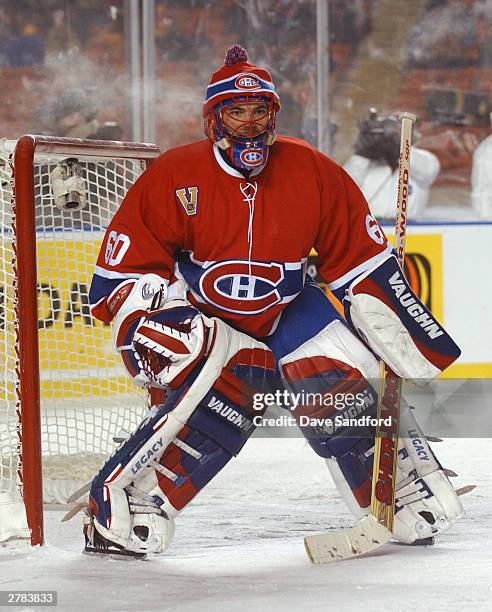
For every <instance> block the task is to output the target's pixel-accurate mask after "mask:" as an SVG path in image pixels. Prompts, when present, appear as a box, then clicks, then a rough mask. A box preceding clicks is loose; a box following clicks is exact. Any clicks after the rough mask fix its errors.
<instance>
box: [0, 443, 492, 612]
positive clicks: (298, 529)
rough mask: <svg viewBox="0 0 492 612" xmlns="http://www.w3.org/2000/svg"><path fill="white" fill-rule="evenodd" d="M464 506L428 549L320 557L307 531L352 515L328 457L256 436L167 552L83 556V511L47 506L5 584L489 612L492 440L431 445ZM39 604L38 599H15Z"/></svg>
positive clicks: (137, 605) (93, 603)
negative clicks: (333, 559)
mask: <svg viewBox="0 0 492 612" xmlns="http://www.w3.org/2000/svg"><path fill="white" fill-rule="evenodd" d="M436 446H437V451H438V452H439V457H440V459H441V461H442V462H443V464H444V465H445V466H446V467H450V468H453V469H454V470H455V471H457V472H458V473H459V475H460V476H459V477H458V478H455V479H454V482H455V483H456V485H455V486H456V487H458V486H463V485H465V484H469V483H477V484H478V485H479V486H478V487H477V489H475V491H473V492H472V493H470V494H468V495H466V496H465V497H463V498H462V500H463V502H464V504H465V507H466V511H467V514H466V516H465V518H464V519H463V520H462V521H461V522H460V523H458V524H457V525H455V526H454V527H453V529H452V530H451V531H449V532H448V533H446V534H444V535H443V536H442V537H441V538H440V539H438V540H437V543H436V544H435V545H434V546H432V547H425V548H424V547H415V548H413V547H407V546H399V545H396V544H390V545H388V546H386V547H384V548H383V549H381V550H380V551H378V552H376V553H375V554H373V555H371V556H368V557H366V558H359V559H354V560H350V561H344V562H338V563H335V564H329V565H320V566H313V565H311V563H310V562H309V560H308V558H307V556H306V554H305V552H304V547H303V541H302V538H303V536H304V535H305V534H308V533H317V532H320V531H324V530H325V529H328V528H338V527H343V526H346V525H349V524H353V521H352V519H351V517H350V516H349V514H348V512H347V510H346V509H345V506H344V504H343V502H341V501H340V499H339V498H338V495H337V493H336V490H335V488H334V486H333V484H332V483H331V479H330V476H329V473H328V470H327V468H326V467H325V465H324V463H323V461H322V460H320V459H319V458H318V457H316V456H315V455H314V453H313V452H312V451H311V450H310V449H309V447H307V446H306V445H305V443H304V442H303V441H302V440H300V439H266V438H260V439H252V440H250V441H249V442H248V444H246V446H245V448H244V449H243V451H242V453H241V455H240V456H239V457H238V458H237V459H236V460H234V461H232V462H231V463H230V464H229V466H227V467H226V468H225V469H224V471H223V472H222V473H221V474H219V476H217V478H216V479H215V481H213V482H212V483H211V484H210V485H209V486H208V487H207V489H206V490H204V491H203V492H202V493H201V494H200V495H199V496H198V497H197V498H196V500H195V502H194V503H193V504H192V505H191V506H190V507H189V508H188V509H187V510H185V512H184V513H183V514H182V516H181V517H179V518H178V521H177V528H176V536H175V539H174V541H173V543H172V545H171V548H170V550H169V551H168V553H167V554H165V555H162V556H160V557H158V558H153V559H149V560H145V561H135V560H131V561H125V560H113V559H106V558H103V559H101V558H94V557H87V556H84V555H82V554H81V548H82V535H81V524H80V520H77V519H78V518H79V517H76V518H75V519H73V520H72V521H71V522H69V523H60V519H61V517H62V516H63V513H62V512H60V511H48V512H47V514H46V518H47V525H46V540H47V544H46V546H44V547H42V548H36V549H31V550H30V551H28V552H12V551H11V550H7V549H0V590H2V589H3V590H9V589H29V590H32V589H55V590H57V591H58V607H57V610H60V611H71V610H74V611H75V610H84V609H85V610H90V611H91V612H94V611H96V612H97V611H99V610H103V611H115V612H116V611H130V610H131V611H137V610H143V611H150V610H160V611H167V610H178V611H188V610H190V611H191V610H193V611H196V612H202V611H209V610H210V611H212V610H213V611H214V612H220V611H232V610H245V611H246V610H247V611H248V612H252V611H256V610H261V611H263V610H268V612H274V611H276V610H282V611H285V610H289V611H290V610H292V611H296V612H297V611H304V610H306V611H307V610H309V611H312V610H335V611H338V610H343V611H344V612H345V611H351V610H369V611H372V610H384V611H393V610H418V611H427V610H429V611H431V610H432V611H437V610H443V611H449V610H464V609H474V610H492V593H491V591H492V588H491V582H492V555H491V547H490V544H491V530H490V521H491V519H492V501H491V498H492V478H491V475H490V451H491V450H492V441H491V440H478V439H474V440H446V441H445V442H443V443H441V444H438V445H436ZM18 609H24V610H28V609H34V608H18ZM44 609H47V610H48V609H49V608H44Z"/></svg>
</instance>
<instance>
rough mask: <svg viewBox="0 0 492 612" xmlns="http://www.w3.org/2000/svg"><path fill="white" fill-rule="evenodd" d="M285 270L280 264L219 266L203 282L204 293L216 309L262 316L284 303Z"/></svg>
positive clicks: (209, 269) (228, 264) (236, 262)
mask: <svg viewBox="0 0 492 612" xmlns="http://www.w3.org/2000/svg"><path fill="white" fill-rule="evenodd" d="M283 280H284V269H283V266H282V265H281V264H278V263H259V262H251V263H249V262H247V261H241V260H233V261H226V262H219V263H216V264H214V265H212V266H210V268H208V269H207V270H206V271H205V273H204V274H203V275H202V277H201V279H200V293H201V294H202V296H203V297H204V298H205V299H206V301H207V302H208V303H209V304H211V305H212V306H216V307H217V308H221V309H222V310H227V311H228V312H234V313H238V314H258V313H260V312H264V311H265V310H268V308H270V307H271V306H273V305H274V304H277V303H278V302H280V301H281V299H282V297H281V295H280V289H279V285H280V283H281V282H282V281H283Z"/></svg>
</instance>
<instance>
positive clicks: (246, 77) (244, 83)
mask: <svg viewBox="0 0 492 612" xmlns="http://www.w3.org/2000/svg"><path fill="white" fill-rule="evenodd" d="M234 87H235V88H236V89H246V90H251V89H259V88H260V82H259V81H258V79H257V78H256V77H255V76H254V75H253V74H240V75H239V76H238V77H236V80H235V81H234Z"/></svg>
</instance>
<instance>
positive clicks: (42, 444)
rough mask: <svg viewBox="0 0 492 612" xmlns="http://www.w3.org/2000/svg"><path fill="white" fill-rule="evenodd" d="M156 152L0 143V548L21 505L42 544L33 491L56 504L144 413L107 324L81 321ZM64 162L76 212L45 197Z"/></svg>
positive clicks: (51, 142)
mask: <svg viewBox="0 0 492 612" xmlns="http://www.w3.org/2000/svg"><path fill="white" fill-rule="evenodd" d="M16 146H17V150H16V151H15V154H14V150H15V147H16ZM158 153H159V151H158V149H157V147H156V146H155V145H148V144H137V143H116V142H103V141H83V140H80V139H63V138H49V137H31V136H28V137H23V138H22V139H20V140H19V141H17V143H16V142H15V141H6V140H3V141H0V179H1V181H0V183H1V186H0V226H1V232H0V541H2V539H3V540H5V539H7V538H9V537H13V536H15V535H18V536H26V530H25V529H24V531H22V528H20V527H19V525H21V524H22V518H23V513H24V508H25V510H26V512H27V521H28V523H29V528H30V531H31V536H32V542H33V543H39V541H40V540H41V541H42V525H41V527H40V528H39V526H38V525H37V523H38V522H39V521H41V522H42V507H41V518H40V517H39V512H40V511H39V506H40V505H41V504H42V502H41V499H40V497H41V494H40V488H41V483H42V491H43V498H44V503H45V504H46V503H64V502H65V501H66V499H67V498H68V497H69V496H70V495H71V494H72V493H73V492H74V491H75V490H77V489H78V488H79V487H80V486H82V484H83V483H84V482H87V481H88V480H90V479H91V477H92V476H93V475H94V473H95V472H97V470H98V468H99V466H100V465H101V463H102V462H103V461H104V459H105V458H106V457H107V456H108V455H109V454H110V453H111V452H112V451H113V449H114V443H113V436H115V435H117V434H118V433H119V432H120V431H121V430H131V429H132V428H134V427H135V425H136V424H137V423H138V421H139V420H140V419H141V417H142V414H143V412H144V410H145V409H146V406H147V394H146V392H145V391H140V390H138V389H137V388H136V387H135V386H134V385H133V383H132V382H131V380H130V379H129V378H128V377H127V376H126V375H125V373H124V371H123V368H122V366H121V364H120V360H119V357H118V355H117V354H116V353H115V350H114V343H113V341H112V336H111V329H110V327H109V326H105V325H103V324H102V323H99V322H97V321H94V320H93V319H92V318H91V316H90V313H89V301H88V291H89V287H90V282H91V276H92V274H93V271H94V265H95V260H96V257H97V253H98V251H99V247H100V243H101V240H102V237H103V235H104V231H105V228H106V227H107V225H108V223H109V221H110V219H111V217H112V215H113V214H114V212H115V211H116V210H117V208H118V206H119V205H120V203H121V201H122V199H123V197H124V196H125V194H126V192H127V191H128V189H129V188H130V186H131V185H132V184H133V183H134V181H135V180H136V179H137V178H138V176H139V175H140V174H141V173H142V171H143V170H144V169H145V167H146V165H147V164H148V163H149V162H150V160H151V159H152V158H154V157H156V156H157V155H158ZM67 158H75V159H76V160H77V161H78V164H79V165H80V168H81V171H82V176H83V178H84V181H85V186H86V199H87V204H86V207H85V208H84V209H83V210H80V211H76V212H74V211H71V212H70V211H65V210H63V211H62V210H60V209H59V208H57V207H56V206H55V203H54V200H53V197H52V189H51V185H50V173H51V172H52V170H53V169H54V168H55V167H56V166H57V165H59V164H60V163H61V162H62V161H64V160H66V159H67ZM33 262H35V263H33ZM33 268H34V270H35V271H36V275H33V274H32V272H33ZM33 305H34V314H33ZM36 305H37V315H36ZM36 319H37V320H36ZM38 362H39V370H38V371H37V363H38ZM39 451H40V452H39ZM39 454H41V457H42V460H41V463H42V476H41V470H40V469H39V463H40V462H39ZM19 513H20V514H21V515H22V516H21V517H19V516H18V515H19ZM13 516H15V520H13V521H11V523H13V524H11V525H10V527H9V526H8V522H9V521H8V520H7V519H8V518H9V517H13ZM16 529H17V533H16ZM28 534H29V532H27V535H28Z"/></svg>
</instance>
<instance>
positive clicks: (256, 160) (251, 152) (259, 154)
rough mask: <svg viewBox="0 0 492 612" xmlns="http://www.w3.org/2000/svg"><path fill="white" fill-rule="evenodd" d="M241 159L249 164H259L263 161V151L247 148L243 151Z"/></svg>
mask: <svg viewBox="0 0 492 612" xmlns="http://www.w3.org/2000/svg"><path fill="white" fill-rule="evenodd" d="M239 159H240V160H241V161H242V162H243V164H246V165H247V166H259V165H260V164H261V163H262V162H263V151H262V150H261V149H245V150H244V151H241V154H240V155H239Z"/></svg>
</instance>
